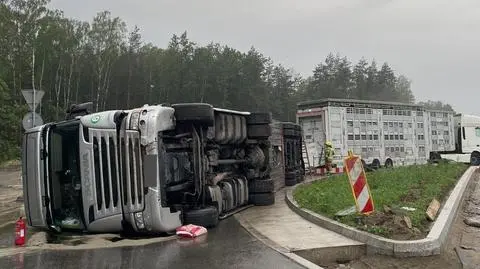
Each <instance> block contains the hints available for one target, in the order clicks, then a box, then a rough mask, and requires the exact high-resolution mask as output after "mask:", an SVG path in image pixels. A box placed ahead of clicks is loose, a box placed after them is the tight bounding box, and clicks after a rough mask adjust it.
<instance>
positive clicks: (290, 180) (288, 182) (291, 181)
mask: <svg viewBox="0 0 480 269" xmlns="http://www.w3.org/2000/svg"><path fill="white" fill-rule="evenodd" d="M297 183H298V182H297V173H296V172H287V173H285V186H294V185H296V184H297Z"/></svg>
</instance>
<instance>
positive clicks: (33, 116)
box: [22, 112, 43, 130]
mask: <svg viewBox="0 0 480 269" xmlns="http://www.w3.org/2000/svg"><path fill="white" fill-rule="evenodd" d="M42 124H43V119H42V117H41V116H40V115H39V114H37V113H35V112H28V113H27V114H26V115H25V116H24V117H23V120H22V125H23V129H25V130H28V129H31V128H33V127H36V126H40V125H42Z"/></svg>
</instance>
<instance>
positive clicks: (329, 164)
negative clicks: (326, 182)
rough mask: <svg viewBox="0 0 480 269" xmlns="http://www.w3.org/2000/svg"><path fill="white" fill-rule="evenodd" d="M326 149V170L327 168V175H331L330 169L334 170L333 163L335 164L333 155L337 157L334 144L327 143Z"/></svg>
mask: <svg viewBox="0 0 480 269" xmlns="http://www.w3.org/2000/svg"><path fill="white" fill-rule="evenodd" d="M324 148H325V168H327V173H328V174H330V169H331V168H332V162H333V155H335V152H334V151H333V146H332V142H330V141H326V142H325V147H324Z"/></svg>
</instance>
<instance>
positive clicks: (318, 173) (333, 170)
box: [315, 167, 343, 176]
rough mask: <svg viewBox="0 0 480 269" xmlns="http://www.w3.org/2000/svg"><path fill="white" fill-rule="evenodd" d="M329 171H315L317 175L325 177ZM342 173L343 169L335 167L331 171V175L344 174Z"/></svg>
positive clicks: (323, 168) (319, 169)
mask: <svg viewBox="0 0 480 269" xmlns="http://www.w3.org/2000/svg"><path fill="white" fill-rule="evenodd" d="M327 171H328V170H327V168H325V167H320V168H317V169H315V174H316V175H321V176H324V175H326V174H327ZM342 173H343V167H335V168H331V169H330V174H342Z"/></svg>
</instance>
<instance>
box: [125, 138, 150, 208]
mask: <svg viewBox="0 0 480 269" xmlns="http://www.w3.org/2000/svg"><path fill="white" fill-rule="evenodd" d="M120 148H121V153H120V159H121V162H122V188H123V192H122V195H123V204H124V210H125V212H126V213H134V212H138V211H142V210H143V207H144V206H143V205H144V192H143V189H144V186H143V170H142V167H143V166H142V165H143V163H142V162H143V160H142V148H141V146H140V135H139V133H138V132H137V131H130V130H127V131H126V132H122V134H121V136H120Z"/></svg>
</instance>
